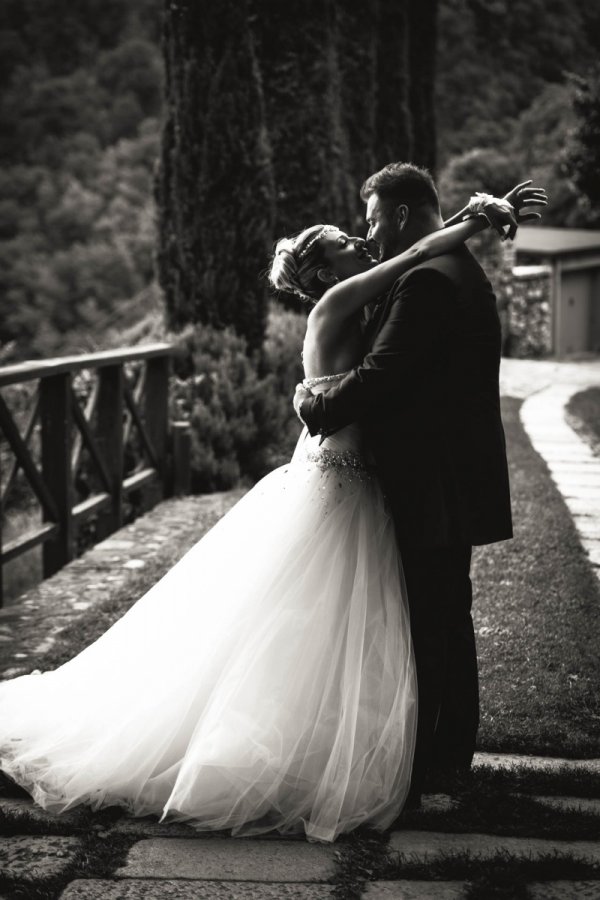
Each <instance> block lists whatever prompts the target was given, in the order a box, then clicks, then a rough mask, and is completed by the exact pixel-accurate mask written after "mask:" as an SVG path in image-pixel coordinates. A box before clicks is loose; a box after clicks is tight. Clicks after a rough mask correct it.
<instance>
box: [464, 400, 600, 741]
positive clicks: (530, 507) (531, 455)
mask: <svg viewBox="0 0 600 900" xmlns="http://www.w3.org/2000/svg"><path fill="white" fill-rule="evenodd" d="M520 406H521V401H518V400H515V399H513V398H506V399H504V400H503V418H504V424H505V430H506V436H507V446H508V453H509V464H510V476H511V487H512V498H513V516H514V525H515V537H514V538H513V540H511V541H504V542H502V543H498V544H492V545H490V546H488V547H483V548H478V549H477V550H476V552H475V554H474V564H473V571H472V575H473V583H474V592H475V600H474V619H475V630H476V633H477V641H478V655H479V664H480V681H481V709H482V720H481V726H480V732H479V744H478V746H479V749H481V750H488V751H500V752H517V753H530V754H541V755H549V756H564V757H570V758H577V757H583V758H594V757H598V756H600V679H599V677H598V670H599V666H598V649H597V648H598V647H599V646H600V617H599V616H598V608H599V605H600V590H599V587H598V582H597V579H596V576H595V574H594V573H593V571H592V568H591V566H590V564H589V561H588V559H587V556H586V554H585V552H584V551H583V549H582V547H581V544H580V542H579V538H578V536H577V532H576V530H575V526H574V525H573V522H572V519H571V516H570V514H569V511H568V509H567V507H566V506H565V503H564V501H563V499H562V497H561V495H560V493H559V492H558V489H557V488H556V486H555V484H554V482H553V481H552V479H551V478H550V475H549V473H548V470H547V467H546V464H545V463H544V461H543V460H542V459H541V457H540V456H539V455H538V454H537V453H536V452H535V450H534V449H533V447H532V446H531V443H530V441H529V438H528V437H527V435H526V433H525V431H524V429H523V426H522V424H521V422H520V419H519V409H520Z"/></svg>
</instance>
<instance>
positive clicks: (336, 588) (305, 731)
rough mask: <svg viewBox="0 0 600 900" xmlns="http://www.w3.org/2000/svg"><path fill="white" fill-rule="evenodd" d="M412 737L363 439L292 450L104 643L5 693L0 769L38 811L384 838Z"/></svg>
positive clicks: (383, 522)
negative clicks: (85, 808)
mask: <svg viewBox="0 0 600 900" xmlns="http://www.w3.org/2000/svg"><path fill="white" fill-rule="evenodd" d="M326 385H327V380H324V379H317V380H313V388H314V389H317V390H318V389H320V388H321V386H326ZM415 731H416V682H415V674H414V662H413V657H412V649H411V643H410V630H409V621H408V612H407V603H406V597H405V591H404V588H403V582H402V573H401V569H400V566H399V560H398V555H397V548H396V543H395V539H394V529H393V524H392V521H391V518H390V516H389V515H388V513H387V511H386V509H385V506H384V501H383V497H382V493H381V489H380V487H379V485H378V482H377V480H376V478H375V477H374V476H373V474H372V473H371V471H370V470H369V469H368V468H367V467H366V465H365V462H364V457H363V455H362V452H361V444H360V434H359V431H358V429H357V428H356V426H349V427H348V428H345V429H343V430H342V431H340V432H338V433H337V434H335V435H333V436H332V437H329V438H328V439H327V440H326V441H324V442H323V444H322V445H321V446H319V440H318V438H316V439H313V438H310V437H307V436H306V433H305V434H303V435H302V436H301V438H300V441H299V443H298V446H297V449H296V451H295V453H294V456H293V458H292V461H291V462H290V463H289V464H288V465H285V466H282V467H280V468H278V469H276V470H275V471H273V472H271V473H270V474H269V475H267V476H266V477H265V478H263V479H262V480H261V481H260V482H259V483H258V484H257V485H256V486H255V487H254V488H252V490H250V491H249V492H248V493H247V494H246V495H245V496H244V497H243V498H242V500H240V501H239V503H237V504H236V506H235V507H233V509H232V510H230V512H228V513H227V514H226V515H225V516H224V517H223V519H221V521H220V522H219V523H218V524H217V525H216V526H215V527H214V528H213V529H212V530H211V531H210V532H209V533H208V534H206V535H205V536H204V537H203V538H202V539H201V540H200V541H199V542H198V543H197V544H196V545H195V546H194V547H193V548H192V549H191V550H190V551H189V552H188V553H187V554H186V555H185V556H184V557H183V558H182V559H181V560H180V562H178V563H177V565H175V566H174V567H173V568H172V569H171V570H170V571H169V572H168V573H167V574H166V575H165V576H164V578H162V579H161V580H160V581H159V582H158V583H157V584H156V585H154V587H153V588H152V589H151V590H149V591H148V593H146V594H145V595H144V596H143V597H142V598H141V599H140V600H138V601H137V603H136V604H135V605H134V606H133V607H132V608H131V609H130V610H129V611H128V612H127V613H126V614H125V615H124V616H123V617H122V618H121V619H120V620H119V621H118V622H116V623H115V624H114V625H113V626H112V627H111V628H110V629H109V630H108V631H107V632H106V633H105V634H104V635H102V636H101V637H100V638H99V639H98V640H97V641H95V642H94V643H93V644H91V645H90V646H89V647H87V648H86V649H85V650H84V651H83V652H81V653H80V654H79V655H78V656H76V657H75V658H74V659H72V660H71V661H69V662H68V663H66V664H65V665H63V666H61V667H60V668H58V669H56V670H55V671H52V672H46V673H44V674H42V673H40V672H34V673H32V674H30V675H24V676H21V677H19V678H16V679H14V680H13V681H9V682H5V683H4V684H2V685H0V768H1V769H2V770H4V771H5V772H6V773H7V774H9V775H10V776H12V777H13V778H14V779H15V780H16V781H17V782H18V783H20V784H21V785H22V786H24V787H25V788H26V789H27V790H28V791H29V792H30V793H31V794H32V796H33V797H34V799H35V800H36V801H37V802H38V803H39V804H40V805H41V806H43V807H45V808H46V809H49V810H54V811H62V810H66V809H68V808H70V807H73V806H74V805H76V804H79V803H86V804H89V805H91V806H92V807H93V808H99V807H101V806H110V805H115V804H116V805H120V806H122V807H124V808H125V809H127V810H128V811H129V812H130V813H132V814H133V815H136V816H143V815H148V814H156V815H159V816H162V818H163V819H167V820H185V821H188V822H190V824H192V825H193V826H194V827H196V828H198V829H201V830H204V829H211V830H212V829H231V830H232V833H233V834H244V835H248V834H257V833H261V832H266V831H270V830H278V831H279V832H281V833H292V832H298V831H302V830H304V831H305V832H306V834H307V835H308V837H309V838H312V839H316V840H324V841H331V840H334V839H335V837H336V836H337V835H338V834H340V833H341V832H345V831H350V830H351V829H353V828H355V827H356V826H358V825H360V824H362V823H369V824H370V825H371V826H373V827H375V828H378V829H384V828H386V827H387V826H389V825H390V824H391V822H392V821H393V820H394V819H395V818H396V817H397V815H398V814H399V812H400V810H401V808H402V805H403V802H404V799H405V797H406V793H407V791H408V786H409V780H410V768H411V762H412V754H413V749H414V739H415Z"/></svg>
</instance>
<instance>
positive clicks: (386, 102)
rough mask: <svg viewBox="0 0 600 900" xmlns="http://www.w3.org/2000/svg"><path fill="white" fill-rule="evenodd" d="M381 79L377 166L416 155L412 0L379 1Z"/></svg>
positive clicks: (377, 96) (377, 88)
mask: <svg viewBox="0 0 600 900" xmlns="http://www.w3.org/2000/svg"><path fill="white" fill-rule="evenodd" d="M375 16H376V29H377V30H376V41H377V80H376V84H375V96H374V97H373V102H374V104H375V109H376V113H375V132H374V135H373V152H374V157H375V168H380V167H381V166H385V165H386V164H387V163H389V162H396V161H398V160H404V161H408V160H411V159H412V150H413V128H412V122H411V111H410V101H409V91H410V78H411V76H412V72H410V71H409V16H408V0H378V2H377V3H376V4H375Z"/></svg>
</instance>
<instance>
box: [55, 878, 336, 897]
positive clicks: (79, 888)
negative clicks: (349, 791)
mask: <svg viewBox="0 0 600 900" xmlns="http://www.w3.org/2000/svg"><path fill="white" fill-rule="evenodd" d="M334 891H335V888H333V887H328V886H327V885H326V884H296V883H294V884H282V883H281V882H271V883H268V882H259V881H254V882H251V881H237V882H231V881H227V882H223V881H206V882H202V881H189V880H186V879H181V880H177V881H163V880H161V881H150V880H148V879H132V880H127V881H108V880H104V879H89V880H87V879H86V880H84V879H80V880H79V879H78V880H77V881H72V882H71V884H69V885H68V886H67V887H66V888H65V890H64V891H63V892H62V894H61V895H60V900H328V898H332V900H333V898H334V896H335V894H334Z"/></svg>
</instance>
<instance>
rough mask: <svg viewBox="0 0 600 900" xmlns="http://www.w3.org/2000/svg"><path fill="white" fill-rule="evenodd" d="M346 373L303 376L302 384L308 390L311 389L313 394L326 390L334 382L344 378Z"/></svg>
mask: <svg viewBox="0 0 600 900" xmlns="http://www.w3.org/2000/svg"><path fill="white" fill-rule="evenodd" d="M347 374H348V373H347V372H340V373H339V374H338V375H317V376H316V377H315V378H305V379H304V381H303V382H302V384H303V385H304V387H305V388H308V389H309V391H312V392H313V394H317V393H320V392H321V391H326V390H328V389H329V388H330V387H332V386H333V385H334V384H335V383H336V382H338V381H341V380H342V378H345V377H346V375H347Z"/></svg>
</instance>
